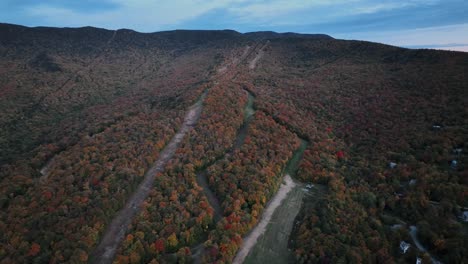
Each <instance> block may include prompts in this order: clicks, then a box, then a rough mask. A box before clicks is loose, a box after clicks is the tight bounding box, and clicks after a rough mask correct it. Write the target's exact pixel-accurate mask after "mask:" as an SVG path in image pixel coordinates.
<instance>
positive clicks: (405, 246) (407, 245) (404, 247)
mask: <svg viewBox="0 0 468 264" xmlns="http://www.w3.org/2000/svg"><path fill="white" fill-rule="evenodd" d="M410 247H411V245H410V243H406V242H405V241H401V242H400V249H401V252H403V254H405V253H406V251H408V249H409V248H410Z"/></svg>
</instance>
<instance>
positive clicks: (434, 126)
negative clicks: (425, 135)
mask: <svg viewBox="0 0 468 264" xmlns="http://www.w3.org/2000/svg"><path fill="white" fill-rule="evenodd" d="M441 128H442V126H441V125H439V124H434V125H432V129H433V130H440V129H441Z"/></svg>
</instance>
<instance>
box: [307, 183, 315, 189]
mask: <svg viewBox="0 0 468 264" xmlns="http://www.w3.org/2000/svg"><path fill="white" fill-rule="evenodd" d="M306 188H307V189H312V188H314V185H313V184H312V183H308V184H306Z"/></svg>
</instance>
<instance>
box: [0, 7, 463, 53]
mask: <svg viewBox="0 0 468 264" xmlns="http://www.w3.org/2000/svg"><path fill="white" fill-rule="evenodd" d="M0 22H6V23H14V24H20V25H26V26H55V27H81V26H95V27H102V28H108V29H118V28H130V29H134V30H137V31H140V32H154V31H161V30H172V29H234V30H237V31H240V32H248V31H260V30H273V31H278V32H300V33H325V34H329V35H331V36H333V37H336V38H344V39H363V40H369V41H375V42H381V43H387V44H392V45H397V46H405V47H414V48H420V47H428V48H440V49H451V50H464V51H468V1H467V0H406V1H403V0H394V1H389V0H380V1H374V0H327V1H325V0H308V1H307V0H269V1H267V0H216V1H209V0H101V1H92V0H42V1H39V0H1V2H0Z"/></svg>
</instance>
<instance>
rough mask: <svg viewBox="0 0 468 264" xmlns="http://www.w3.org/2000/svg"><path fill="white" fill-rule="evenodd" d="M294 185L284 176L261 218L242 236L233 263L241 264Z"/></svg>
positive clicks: (289, 178)
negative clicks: (241, 241) (242, 238)
mask: <svg viewBox="0 0 468 264" xmlns="http://www.w3.org/2000/svg"><path fill="white" fill-rule="evenodd" d="M295 186H296V183H294V181H293V180H292V179H291V176H289V174H286V175H285V176H284V183H283V184H282V185H281V187H280V189H279V190H278V192H277V193H276V195H275V196H274V197H273V198H272V199H271V201H270V203H269V204H268V205H267V207H266V209H265V211H264V212H263V215H262V219H261V220H260V222H259V223H258V224H257V226H255V228H254V229H253V230H252V232H250V234H248V235H247V236H246V237H245V238H244V242H243V244H242V246H241V248H240V250H239V251H238V253H237V255H236V257H235V258H234V260H233V262H232V263H234V264H241V263H243V262H244V260H245V258H246V257H247V255H248V254H249V252H250V250H251V249H252V248H253V247H254V246H255V244H256V243H257V239H258V238H259V237H260V236H261V235H262V234H263V233H264V232H265V230H266V227H267V225H268V223H269V222H270V220H271V217H272V216H273V213H274V212H275V210H276V208H277V207H278V206H280V204H281V203H282V201H283V200H284V199H285V198H286V196H287V194H288V193H289V192H290V191H291V190H292V189H293V188H294V187H295Z"/></svg>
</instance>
